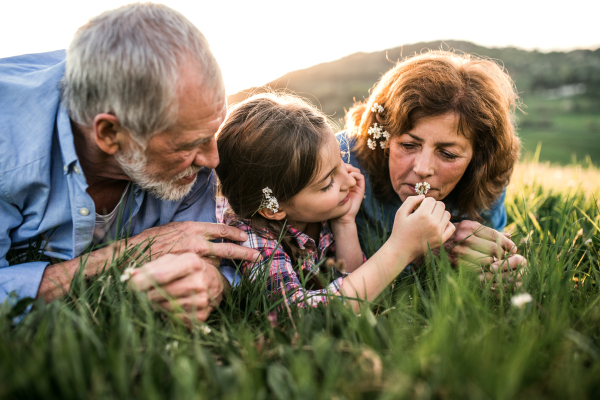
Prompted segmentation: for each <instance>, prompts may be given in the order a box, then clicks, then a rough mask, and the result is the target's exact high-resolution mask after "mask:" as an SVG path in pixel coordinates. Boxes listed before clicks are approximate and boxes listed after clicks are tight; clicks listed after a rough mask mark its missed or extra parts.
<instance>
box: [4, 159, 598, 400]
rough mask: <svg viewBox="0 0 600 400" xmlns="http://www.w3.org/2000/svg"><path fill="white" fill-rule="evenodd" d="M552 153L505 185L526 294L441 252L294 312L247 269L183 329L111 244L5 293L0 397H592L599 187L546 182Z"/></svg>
mask: <svg viewBox="0 0 600 400" xmlns="http://www.w3.org/2000/svg"><path fill="white" fill-rule="evenodd" d="M548 168H550V167H548V166H544V165H540V166H537V165H535V164H529V165H526V166H522V167H520V169H517V171H516V173H515V174H516V176H515V178H514V179H513V185H512V186H511V187H510V190H509V191H508V194H507V208H508V212H509V219H510V220H509V227H508V228H509V229H510V230H512V231H513V232H514V238H515V240H516V241H517V242H519V250H520V252H521V253H522V254H524V255H525V256H526V258H527V260H528V262H529V270H528V272H527V273H526V274H525V275H524V277H523V285H522V287H521V288H520V289H518V291H517V293H521V292H528V293H530V294H531V295H532V296H533V298H534V300H535V301H534V302H533V303H529V304H527V305H526V306H525V307H524V308H522V309H519V308H516V307H514V306H512V305H511V302H510V298H511V296H512V295H513V292H512V290H508V291H507V292H504V291H502V290H495V291H494V290H492V289H491V287H490V284H489V283H488V284H481V283H480V282H479V280H478V276H477V274H476V273H473V272H472V271H467V270H464V269H458V270H456V269H452V268H451V267H450V265H449V264H448V262H447V261H446V260H445V259H444V257H443V256H442V258H440V259H432V261H431V262H430V263H429V264H427V266H426V268H423V269H422V270H421V271H420V272H419V273H418V274H417V275H414V276H408V277H405V278H403V279H402V280H399V281H396V282H395V283H394V285H393V287H390V288H389V290H387V291H386V292H385V293H384V294H383V295H381V296H380V297H379V299H378V300H377V301H376V302H375V303H373V304H369V305H367V304H365V306H364V309H363V310H362V312H361V315H360V316H357V315H354V314H353V313H351V312H350V311H349V309H347V308H346V307H345V306H344V305H343V304H342V303H341V302H340V301H337V300H335V301H333V302H332V304H331V305H330V306H328V307H322V306H321V307H318V308H316V309H308V310H305V309H297V308H295V307H292V308H291V311H290V313H289V314H288V312H287V311H286V309H285V308H284V307H282V304H281V302H279V303H274V304H273V303H272V302H269V301H268V299H267V298H266V296H265V294H264V292H263V290H262V287H261V285H253V284H251V283H250V282H248V281H247V280H244V281H243V283H242V285H241V286H240V287H239V288H237V289H235V290H234V291H233V292H232V293H231V294H230V295H229V296H228V297H227V298H226V299H225V300H224V301H223V303H222V305H221V307H220V308H219V309H218V310H217V312H215V313H213V314H212V316H211V317H210V319H209V321H207V324H199V325H197V326H196V327H194V329H192V330H188V328H186V327H185V326H184V325H182V324H181V323H179V322H178V321H177V320H176V319H174V318H173V317H172V316H170V315H168V314H165V313H162V312H158V311H155V310H153V309H152V307H151V306H150V304H149V303H148V302H147V301H146V300H145V299H144V298H143V297H141V296H138V295H137V294H136V293H133V292H131V291H129V290H128V289H127V286H126V285H125V284H122V283H121V282H119V279H118V277H119V275H120V271H119V268H121V267H122V266H121V265H120V264H122V262H121V261H120V260H116V261H115V262H113V263H112V264H111V265H110V266H109V268H107V269H106V271H105V272H103V273H102V274H101V275H100V277H99V278H98V279H95V280H91V281H86V280H84V279H82V278H81V277H78V278H77V279H76V281H75V284H74V285H73V287H72V290H71V292H70V293H69V295H68V296H67V297H66V298H64V299H62V300H58V301H54V302H52V303H50V304H44V303H42V302H40V301H37V302H36V303H35V304H34V307H33V309H32V311H31V312H30V313H29V314H27V315H26V316H25V317H24V318H23V319H22V320H21V322H20V323H18V324H13V323H12V322H11V321H12V319H13V318H14V317H15V316H16V315H18V314H19V312H20V310H19V309H11V307H9V306H8V304H7V303H5V304H4V305H2V306H0V320H1V321H2V322H1V323H0V360H1V361H0V398H61V399H71V398H73V399H76V398H110V399H113V398H122V399H130V398H143V399H162V398H169V399H171V398H173V399H188V398H198V399H204V398H220V397H224V398H232V399H237V398H240V399H246V398H247V399H290V398H299V399H313V398H323V399H330V398H335V399H359V398H375V397H377V398H384V399H396V398H411V399H412V398H418V399H428V398H441V399H446V398H461V399H515V398H516V399H537V398H557V399H564V398H578V399H586V398H598V397H599V396H600V360H599V356H600V293H599V289H600V287H599V284H598V282H599V279H600V271H599V268H600V256H599V253H598V251H599V250H600V235H599V225H600V211H599V209H598V204H599V203H598V201H597V199H598V198H600V197H599V196H598V195H599V194H600V190H598V183H593V184H592V183H590V187H589V188H588V189H589V190H587V191H583V190H578V189H577V185H576V184H575V185H569V186H568V187H565V189H564V190H561V189H560V188H559V189H556V188H554V187H552V188H550V187H549V186H547V185H546V184H545V183H544V182H543V179H542V178H543V177H546V176H547V175H549V174H554V173H557V172H556V171H555V170H551V169H548ZM536 171H537V172H536ZM584 172H585V173H587V174H588V175H581V176H585V177H589V176H593V177H596V178H597V179H596V182H598V181H600V179H598V178H600V172H599V171H598V170H597V169H595V168H588V169H586V171H584ZM536 173H537V174H539V175H540V176H539V178H540V179H537V178H536V175H535V174H536ZM561 173H563V172H562V171H561ZM569 173H571V172H569V171H566V170H565V172H564V174H565V175H568V174H569ZM527 174H534V176H533V178H532V177H530V176H529V175H527ZM569 176H570V175H569ZM586 179H589V178H586ZM579 183H585V181H581V182H579ZM594 196H595V197H594ZM590 240H591V243H590V242H589V241H590ZM586 242H587V244H586ZM574 278H575V279H574ZM24 305H26V304H24V303H22V304H21V305H20V306H24ZM272 312H278V314H277V321H276V324H275V326H273V325H272V324H271V323H270V321H269V318H268V315H269V313H272ZM207 327H208V328H209V329H207Z"/></svg>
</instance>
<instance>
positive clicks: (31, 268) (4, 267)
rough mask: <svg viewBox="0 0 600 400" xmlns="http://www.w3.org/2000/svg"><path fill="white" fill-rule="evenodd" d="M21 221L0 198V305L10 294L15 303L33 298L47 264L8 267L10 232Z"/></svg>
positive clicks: (14, 211) (29, 263) (11, 206)
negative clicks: (12, 294) (13, 297)
mask: <svg viewBox="0 0 600 400" xmlns="http://www.w3.org/2000/svg"><path fill="white" fill-rule="evenodd" d="M22 219H23V217H22V216H21V213H20V212H19V210H18V209H17V208H16V207H15V206H13V205H12V204H10V203H8V202H7V201H6V200H5V199H3V198H2V197H0V304H1V303H3V302H4V301H5V300H6V299H7V298H8V297H9V295H10V294H11V293H14V294H15V295H16V298H15V299H14V300H15V301H16V300H19V299H22V298H24V297H31V298H35V297H36V296H37V292H38V289H39V287H40V283H41V282H42V276H43V275H44V270H45V269H46V267H47V266H48V264H49V263H48V262H42V261H38V262H28V263H22V264H16V265H10V266H9V265H8V260H7V259H6V255H7V253H8V251H9V250H10V246H11V239H10V231H11V230H12V229H14V228H16V227H17V226H19V225H20V224H21V222H22Z"/></svg>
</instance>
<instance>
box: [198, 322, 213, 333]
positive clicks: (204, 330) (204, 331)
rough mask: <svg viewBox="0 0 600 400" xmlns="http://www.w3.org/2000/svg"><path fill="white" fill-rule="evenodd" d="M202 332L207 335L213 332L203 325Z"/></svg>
mask: <svg viewBox="0 0 600 400" xmlns="http://www.w3.org/2000/svg"><path fill="white" fill-rule="evenodd" d="M200 330H201V331H202V333H204V334H205V335H208V334H209V333H211V332H212V329H210V327H209V326H208V325H206V324H203V325H202V326H200Z"/></svg>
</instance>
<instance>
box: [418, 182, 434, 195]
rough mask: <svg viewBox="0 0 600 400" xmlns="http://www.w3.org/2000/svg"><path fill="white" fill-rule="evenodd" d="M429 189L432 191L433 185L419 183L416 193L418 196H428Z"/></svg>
mask: <svg viewBox="0 0 600 400" xmlns="http://www.w3.org/2000/svg"><path fill="white" fill-rule="evenodd" d="M429 189H431V185H429V183H427V182H419V183H417V184H416V185H415V191H416V192H417V194H427V192H429Z"/></svg>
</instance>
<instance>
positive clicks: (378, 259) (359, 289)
mask: <svg viewBox="0 0 600 400" xmlns="http://www.w3.org/2000/svg"><path fill="white" fill-rule="evenodd" d="M217 145H218V149H219V157H220V160H221V161H220V163H219V166H218V167H217V168H216V172H217V175H218V176H219V180H220V185H221V192H222V194H223V195H224V196H225V198H226V199H227V200H228V202H229V209H228V210H227V211H226V212H225V223H227V224H229V225H234V226H236V227H238V228H239V229H242V230H244V231H246V232H247V234H248V240H247V241H245V242H243V243H241V244H242V245H243V246H247V247H251V248H255V249H258V250H260V252H261V255H262V261H261V262H259V263H250V262H244V263H242V265H241V267H242V270H243V272H250V276H251V278H253V279H255V278H256V277H257V276H259V274H258V272H259V271H264V268H265V267H266V266H267V265H268V263H269V262H270V265H268V275H269V277H268V279H267V289H268V290H269V291H270V292H272V293H274V294H280V295H283V296H285V297H286V298H287V299H288V301H292V302H296V303H297V304H298V305H299V306H306V305H310V306H316V305H317V304H318V303H319V302H322V303H327V302H328V301H329V299H330V297H331V296H332V295H338V296H344V297H346V298H347V300H348V301H349V302H350V304H351V305H352V307H353V308H354V309H355V310H357V311H358V309H359V306H358V303H357V302H356V301H354V300H350V299H356V298H358V299H363V300H367V301H372V300H374V299H375V298H376V297H377V296H378V295H379V294H380V293H381V292H382V290H383V289H384V288H385V287H386V286H387V285H388V284H389V283H391V281H392V280H393V279H394V278H395V277H396V276H398V274H399V273H400V272H401V271H402V270H403V269H404V268H405V267H406V265H407V264H408V263H409V262H410V261H411V260H413V259H415V258H417V257H418V256H421V255H423V253H424V251H425V250H426V249H427V243H429V246H430V247H431V248H436V247H438V246H439V245H440V243H442V242H445V241H446V240H447V239H448V238H449V237H450V236H451V235H452V233H453V232H454V225H453V224H451V223H450V222H449V221H450V214H449V213H448V212H447V211H445V206H444V204H443V203H441V202H439V201H438V202H436V201H435V200H434V199H432V198H425V196H423V195H421V196H413V197H409V198H408V199H407V201H405V202H404V204H403V205H402V207H401V208H400V209H399V210H398V212H397V214H396V219H395V223H394V228H393V231H392V234H391V236H390V238H389V239H388V241H387V242H386V244H384V245H383V247H382V248H381V249H380V250H379V251H378V252H377V253H376V254H375V255H373V257H371V258H370V259H369V260H368V261H365V258H364V255H363V253H362V251H361V249H360V245H359V243H358V232H357V228H356V223H355V221H354V219H355V216H356V214H357V213H358V210H359V207H360V203H361V201H362V199H363V196H364V190H365V180H364V177H363V175H362V174H360V172H359V170H358V169H357V168H354V167H352V166H350V165H347V164H345V163H344V162H343V160H342V157H341V154H340V148H339V145H338V143H337V141H336V139H335V136H334V134H333V131H332V129H331V127H330V125H329V124H328V121H327V118H326V117H325V116H324V115H323V114H322V113H320V112H319V111H317V110H316V109H315V108H314V107H312V106H310V105H308V104H307V103H305V102H303V101H302V100H300V99H298V98H296V97H292V96H289V95H275V94H261V95H256V96H253V97H251V98H249V99H247V100H245V101H243V102H242V103H240V104H238V105H237V106H236V107H235V108H234V109H232V110H231V111H230V114H229V115H228V117H227V118H226V120H225V122H224V124H223V125H222V127H221V129H220V131H219V134H218V137H217ZM419 204H420V206H419V208H418V209H417V210H416V211H414V212H413V210H415V208H416V207H417V205H419ZM334 238H335V241H334ZM328 257H333V259H334V260H335V261H336V263H335V265H337V266H340V265H343V266H345V268H343V270H344V271H340V270H339V269H342V268H338V269H334V271H333V274H332V275H333V278H334V279H333V281H332V282H330V283H329V284H326V283H324V282H323V279H322V277H323V275H325V274H323V273H322V270H324V268H322V267H323V265H328V266H329V265H331V264H333V263H331V262H328V263H325V262H324V261H326V259H327V258H328ZM271 258H272V260H271ZM303 283H304V285H303Z"/></svg>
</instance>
